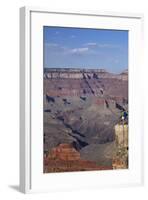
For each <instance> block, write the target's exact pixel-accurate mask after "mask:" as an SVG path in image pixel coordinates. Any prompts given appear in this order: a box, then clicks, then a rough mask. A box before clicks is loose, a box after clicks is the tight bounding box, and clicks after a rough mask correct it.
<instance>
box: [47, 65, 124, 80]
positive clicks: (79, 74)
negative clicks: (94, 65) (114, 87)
mask: <svg viewBox="0 0 148 200" xmlns="http://www.w3.org/2000/svg"><path fill="white" fill-rule="evenodd" d="M44 78H47V79H51V78H58V79H59V78H64V79H83V78H86V79H87V78H88V79H91V78H98V79H99V78H113V79H114V78H115V79H119V80H127V79H128V73H127V71H124V72H123V73H121V74H113V73H109V72H107V71H105V70H104V69H71V68H67V69H66V68H65V69H63V68H62V69H56V68H50V69H48V68H46V69H44Z"/></svg>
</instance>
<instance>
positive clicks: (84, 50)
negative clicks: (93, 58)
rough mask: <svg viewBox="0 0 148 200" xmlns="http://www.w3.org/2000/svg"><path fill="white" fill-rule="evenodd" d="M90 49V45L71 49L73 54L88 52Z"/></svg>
mask: <svg viewBox="0 0 148 200" xmlns="http://www.w3.org/2000/svg"><path fill="white" fill-rule="evenodd" d="M88 50H89V49H88V47H85V48H74V49H70V51H69V52H70V53H72V54H83V53H85V52H87V51H88Z"/></svg>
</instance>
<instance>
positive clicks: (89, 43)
mask: <svg viewBox="0 0 148 200" xmlns="http://www.w3.org/2000/svg"><path fill="white" fill-rule="evenodd" d="M84 46H90V47H91V46H92V47H94V46H97V43H96V42H88V43H85V44H84Z"/></svg>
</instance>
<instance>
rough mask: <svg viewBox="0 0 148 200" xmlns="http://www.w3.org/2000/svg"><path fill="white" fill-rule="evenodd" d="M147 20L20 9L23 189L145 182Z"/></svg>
mask: <svg viewBox="0 0 148 200" xmlns="http://www.w3.org/2000/svg"><path fill="white" fill-rule="evenodd" d="M142 21H143V16H142V15H141V14H122V13H107V12H87V13H85V12H84V13H83V12H66V11H63V12H61V11H60V12H57V11H49V10H47V9H39V8H28V7H24V8H21V9H20V52H21V53H20V102H21V104H20V189H21V191H22V192H25V193H30V192H38V191H54V190H55V191H60V190H72V189H78V188H87V189H89V188H96V189H98V188H99V187H108V186H110V187H111V186H130V185H138V184H139V185H141V184H142V183H143V122H142V116H143V113H142V112H143V110H142V89H141V85H140V78H141V77H142V73H143V70H142V69H143V68H142V67H143V66H142V65H143V64H142V60H143V59H142V55H143V52H142V51H143V48H142V45H143V34H142V24H143V23H142Z"/></svg>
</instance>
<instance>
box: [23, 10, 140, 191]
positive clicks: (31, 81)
mask: <svg viewBox="0 0 148 200" xmlns="http://www.w3.org/2000/svg"><path fill="white" fill-rule="evenodd" d="M45 25H46V26H64V27H83V28H85V27H87V28H100V29H101V28H103V29H116V30H118V29H119V30H128V31H129V110H130V111H129V113H130V117H129V168H128V169H125V170H109V171H100V172H99V173H98V172H96V171H91V172H77V173H76V172H74V173H73V172H70V173H60V174H57V173H54V174H52V173H50V174H43V169H42V167H43V152H42V148H43V113H42V108H43V102H42V98H43V37H42V35H43V33H42V27H43V26H45ZM142 65H143V15H142V14H130V13H112V12H99V11H98V12H90V11H88V12H86V13H85V12H80V11H78V12H76V11H68V12H67V11H59V12H58V11H50V10H48V9H41V8H30V7H23V8H21V9H20V190H21V191H22V192H24V193H32V192H46V191H47V192H48V191H61V190H62V191H63V190H66V191H68V190H73V189H81V188H85V189H91V188H93V189H94V188H95V189H98V188H100V187H112V186H113V187H114V186H134V185H142V184H143V179H144V170H143V108H142V105H143V104H142V89H141V87H142V86H141V84H140V81H138V80H142V79H141V78H142V74H143V73H144V71H143V66H142ZM86 180H88V181H86Z"/></svg>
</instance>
